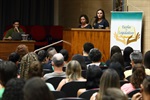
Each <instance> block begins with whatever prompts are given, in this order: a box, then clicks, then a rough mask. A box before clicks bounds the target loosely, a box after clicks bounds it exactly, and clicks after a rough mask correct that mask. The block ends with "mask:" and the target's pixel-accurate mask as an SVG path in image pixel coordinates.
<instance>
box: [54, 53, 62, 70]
mask: <svg viewBox="0 0 150 100" xmlns="http://www.w3.org/2000/svg"><path fill="white" fill-rule="evenodd" d="M52 62H53V63H54V64H55V66H56V67H61V66H62V65H63V64H64V57H63V55H62V54H61V53H57V54H55V55H54V56H53V57H52Z"/></svg>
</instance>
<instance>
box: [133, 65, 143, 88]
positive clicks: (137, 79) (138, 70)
mask: <svg viewBox="0 0 150 100" xmlns="http://www.w3.org/2000/svg"><path fill="white" fill-rule="evenodd" d="M145 76H146V74H145V68H144V66H143V65H142V64H135V65H134V67H133V69H132V75H131V78H130V82H131V84H132V85H133V86H134V88H140V84H141V83H142V82H143V80H144V78H145Z"/></svg>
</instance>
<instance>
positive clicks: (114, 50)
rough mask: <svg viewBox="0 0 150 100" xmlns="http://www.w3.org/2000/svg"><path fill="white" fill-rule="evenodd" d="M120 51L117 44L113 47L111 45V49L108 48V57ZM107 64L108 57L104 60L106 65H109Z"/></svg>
mask: <svg viewBox="0 0 150 100" xmlns="http://www.w3.org/2000/svg"><path fill="white" fill-rule="evenodd" d="M117 52H118V53H121V49H120V48H119V47H118V46H116V45H114V46H113V47H111V50H110V58H111V57H112V55H113V54H115V53H117ZM109 64H110V59H108V60H107V61H106V65H107V66H109Z"/></svg>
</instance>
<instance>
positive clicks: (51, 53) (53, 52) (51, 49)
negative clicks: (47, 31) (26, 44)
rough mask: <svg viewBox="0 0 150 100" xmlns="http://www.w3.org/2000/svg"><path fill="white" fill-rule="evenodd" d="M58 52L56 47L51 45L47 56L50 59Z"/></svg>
mask: <svg viewBox="0 0 150 100" xmlns="http://www.w3.org/2000/svg"><path fill="white" fill-rule="evenodd" d="M56 53H57V51H56V49H55V48H54V47H50V48H48V49H47V57H48V58H49V60H51V59H52V57H53V56H54V55H55V54H56Z"/></svg>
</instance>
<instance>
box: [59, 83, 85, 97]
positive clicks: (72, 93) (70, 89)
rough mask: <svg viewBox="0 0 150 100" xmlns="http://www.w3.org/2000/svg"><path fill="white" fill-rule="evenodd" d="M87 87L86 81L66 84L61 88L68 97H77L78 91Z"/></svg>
mask: <svg viewBox="0 0 150 100" xmlns="http://www.w3.org/2000/svg"><path fill="white" fill-rule="evenodd" d="M85 87H86V82H85V81H72V82H68V83H66V84H64V85H63V86H62V88H61V91H63V92H64V93H65V94H66V96H67V97H77V91H78V90H79V89H81V88H85Z"/></svg>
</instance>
